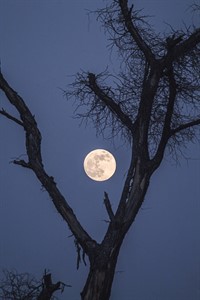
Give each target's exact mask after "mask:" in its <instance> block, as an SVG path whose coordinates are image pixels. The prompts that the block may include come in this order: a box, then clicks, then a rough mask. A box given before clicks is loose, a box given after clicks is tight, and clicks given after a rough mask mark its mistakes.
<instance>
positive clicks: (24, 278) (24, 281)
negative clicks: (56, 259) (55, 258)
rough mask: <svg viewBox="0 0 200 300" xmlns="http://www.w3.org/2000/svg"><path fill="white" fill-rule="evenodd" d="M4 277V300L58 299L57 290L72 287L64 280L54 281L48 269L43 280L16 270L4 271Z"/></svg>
mask: <svg viewBox="0 0 200 300" xmlns="http://www.w3.org/2000/svg"><path fill="white" fill-rule="evenodd" d="M3 274H4V278H3V279H2V280H1V281H0V297H1V299H3V300H6V299H7V300H50V299H51V300H56V299H57V298H56V297H55V296H54V295H53V294H54V293H55V292H56V291H58V290H61V292H63V290H64V288H65V287H66V286H67V287H70V285H67V284H65V283H63V282H60V281H58V282H57V283H55V284H54V283H52V278H51V273H47V272H46V270H45V272H44V275H43V277H42V279H41V280H36V279H35V278H34V277H33V276H31V275H30V274H28V273H18V272H17V271H16V270H13V271H8V270H4V271H3Z"/></svg>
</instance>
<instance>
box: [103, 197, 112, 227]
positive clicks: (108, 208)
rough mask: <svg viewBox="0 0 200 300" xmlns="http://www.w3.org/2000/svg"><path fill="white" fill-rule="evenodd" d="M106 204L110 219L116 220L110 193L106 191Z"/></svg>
mask: <svg viewBox="0 0 200 300" xmlns="http://www.w3.org/2000/svg"><path fill="white" fill-rule="evenodd" d="M104 204H105V207H106V210H107V213H108V215H109V218H110V221H111V222H112V221H113V220H114V213H113V210H112V206H111V203H110V200H109V198H108V194H107V193H106V192H104Z"/></svg>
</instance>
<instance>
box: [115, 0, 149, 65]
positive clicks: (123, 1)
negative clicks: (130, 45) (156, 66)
mask: <svg viewBox="0 0 200 300" xmlns="http://www.w3.org/2000/svg"><path fill="white" fill-rule="evenodd" d="M119 6H120V8H121V12H122V15H123V17H124V23H125V25H126V28H127V30H128V31H129V33H130V35H131V36H132V38H133V40H134V41H135V42H136V44H137V46H138V47H139V49H140V50H141V51H142V52H143V54H144V56H145V58H146V60H147V61H148V62H149V63H152V62H154V61H155V57H154V54H153V53H152V51H151V49H150V47H149V46H148V45H147V43H146V42H145V41H144V40H143V38H142V37H141V35H140V33H139V30H138V29H137V28H136V26H135V25H134V23H133V21H132V16H131V12H132V9H133V5H132V7H131V8H130V9H129V8H128V1H127V0H119Z"/></svg>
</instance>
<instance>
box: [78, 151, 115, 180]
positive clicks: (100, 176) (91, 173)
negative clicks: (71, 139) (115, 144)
mask: <svg viewBox="0 0 200 300" xmlns="http://www.w3.org/2000/svg"><path fill="white" fill-rule="evenodd" d="M83 166H84V170H85V173H86V174H87V176H88V177H90V178H91V179H92V180H96V181H104V180H107V179H109V178H110V177H112V176H113V174H114V173H115V170H116V161H115V158H114V156H113V155H112V154H111V153H110V152H108V151H106V150H104V149H96V150H93V151H91V152H90V153H88V155H87V156H86V157H85V159H84V163H83Z"/></svg>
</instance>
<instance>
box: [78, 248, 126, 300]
mask: <svg viewBox="0 0 200 300" xmlns="http://www.w3.org/2000/svg"><path fill="white" fill-rule="evenodd" d="M120 246H121V243H120V245H118V247H117V248H115V250H114V251H113V252H111V255H109V254H108V255H107V257H106V258H105V256H106V254H105V253H106V251H105V252H104V253H103V250H102V251H101V252H100V253H99V255H98V256H97V257H96V258H95V259H94V262H93V263H91V267H90V271H89V274H88V278H87V281H86V284H85V287H84V289H83V291H82V292H81V299H82V300H109V299H110V294H111V287H112V282H113V278H114V274H115V267H116V263H117V257H118V254H119V250H120Z"/></svg>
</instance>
